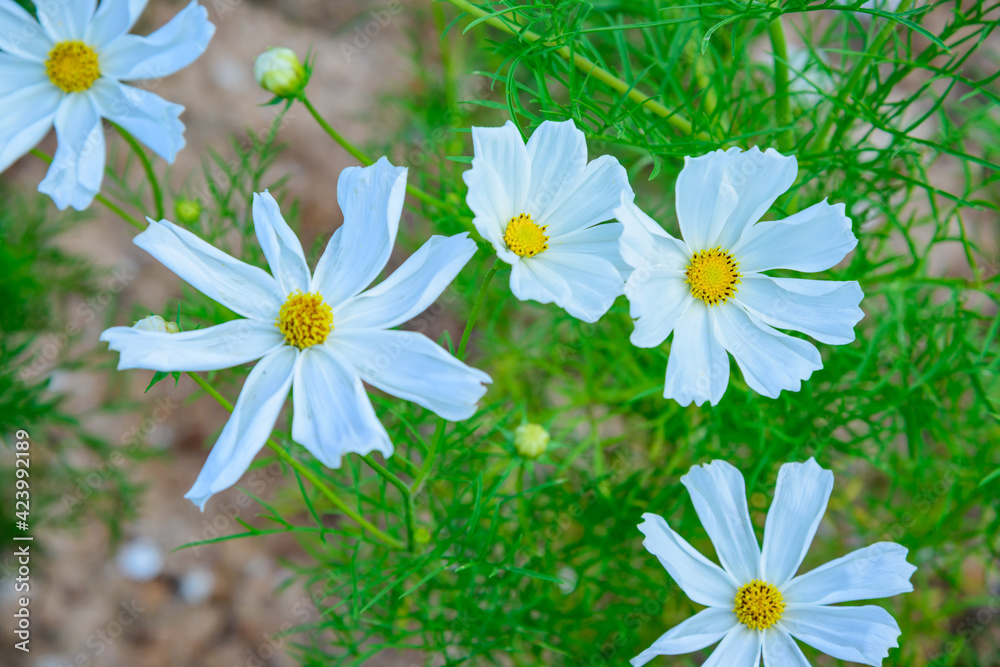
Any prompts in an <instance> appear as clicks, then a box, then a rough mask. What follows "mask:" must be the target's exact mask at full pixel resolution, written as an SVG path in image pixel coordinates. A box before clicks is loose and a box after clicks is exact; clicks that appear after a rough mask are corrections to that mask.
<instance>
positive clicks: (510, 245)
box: [463, 120, 633, 322]
mask: <svg viewBox="0 0 1000 667" xmlns="http://www.w3.org/2000/svg"><path fill="white" fill-rule="evenodd" d="M472 143H473V147H474V151H475V156H474V157H473V158H472V169H470V170H469V171H467V172H465V174H464V175H463V178H464V179H465V183H466V185H468V186H469V193H468V195H467V197H466V202H467V203H468V205H469V208H471V209H472V212H473V214H474V215H475V218H474V219H473V224H475V226H476V229H478V230H479V233H480V234H482V235H483V237H484V238H486V239H487V240H488V241H489V242H490V243H491V244H492V245H493V248H494V250H496V253H497V256H498V257H499V258H500V259H502V260H503V261H504V262H506V263H507V264H510V266H511V270H510V289H511V292H513V293H514V296H516V297H517V298H518V299H520V300H522V301H529V300H530V301H537V302H539V303H555V304H556V305H557V306H559V307H560V308H563V309H565V310H566V312H568V313H569V314H570V315H572V316H573V317H576V318H578V319H581V320H583V321H585V322H596V321H597V320H598V319H600V317H601V316H602V315H604V313H606V312H607V311H608V309H609V308H610V307H611V304H612V303H614V301H615V298H617V297H618V296H619V295H620V294H621V293H622V289H623V286H624V278H623V272H624V273H625V274H627V271H628V267H627V266H626V265H625V264H624V262H623V261H622V258H621V254H620V253H619V250H618V237H619V236H620V235H621V231H622V226H621V224H620V223H619V222H617V221H614V218H615V214H614V208H615V206H617V205H618V203H619V202H620V201H621V200H622V199H623V198H625V199H628V201H631V200H632V196H633V195H632V189H631V188H630V187H629V184H628V175H627V174H626V173H625V169H624V168H623V167H622V166H621V165H620V164H619V163H618V161H617V160H616V159H615V158H613V157H611V156H610V155H602V156H601V157H598V158H597V159H595V160H592V161H589V162H588V161H587V141H586V138H585V137H584V134H583V132H581V131H580V130H578V129H577V128H576V125H575V124H574V123H573V121H572V120H567V121H563V122H553V121H545V122H543V123H542V124H541V125H539V126H538V128H537V129H536V130H535V132H534V134H532V135H531V138H530V139H528V141H527V143H525V142H524V140H523V139H522V138H521V133H520V132H519V131H518V129H517V126H516V125H514V124H513V123H511V122H509V121H508V122H507V124H506V125H504V126H503V127H474V128H472Z"/></svg>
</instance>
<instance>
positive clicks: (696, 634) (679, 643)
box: [629, 607, 739, 667]
mask: <svg viewBox="0 0 1000 667" xmlns="http://www.w3.org/2000/svg"><path fill="white" fill-rule="evenodd" d="M738 623H739V621H737V620H736V614H734V613H733V612H731V611H730V610H728V609H726V608H724V607H712V608H709V609H705V610H704V611H701V612H699V613H697V614H695V615H694V616H692V617H691V618H689V619H687V620H686V621H684V622H683V623H681V624H680V625H675V626H674V627H673V628H671V629H670V630H669V631H668V632H667V633H666V634H664V635H663V636H661V637H660V638H659V639H657V640H656V641H655V642H653V645H652V646H650V647H649V648H647V649H646V650H645V651H643V652H642V653H640V654H639V655H637V656H636V657H634V658H632V659H631V660H630V661H629V662H631V663H632V667H642V665H645V664H646V663H647V662H649V661H650V660H652V659H653V658H655V657H656V656H658V655H681V654H684V653H691V652H693V651H700V650H701V649H703V648H705V647H706V646H711V645H712V644H714V643H716V642H717V641H719V640H720V639H722V638H723V637H725V636H726V635H727V634H729V632H730V631H731V630H733V628H735V627H736V625H737V624H738Z"/></svg>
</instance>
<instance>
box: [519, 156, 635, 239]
mask: <svg viewBox="0 0 1000 667" xmlns="http://www.w3.org/2000/svg"><path fill="white" fill-rule="evenodd" d="M623 194H624V195H625V196H626V198H630V197H632V196H634V195H633V194H632V188H631V187H629V184H628V174H627V173H626V172H625V168H624V167H622V166H621V165H620V164H618V160H616V159H615V158H613V157H611V156H610V155H602V156H601V157H599V158H597V159H596V160H594V161H592V162H590V163H589V164H588V165H587V166H586V168H585V169H584V170H583V173H582V174H580V176H579V178H577V180H576V183H574V184H568V185H566V186H565V187H563V188H562V191H561V192H560V193H559V195H558V196H557V197H555V198H554V199H553V200H552V203H550V204H549V205H548V206H547V207H546V208H545V210H544V211H543V212H541V213H539V214H538V217H537V218H536V220H535V222H537V223H538V224H540V225H543V226H545V227H547V229H546V230H545V233H546V234H548V235H549V236H550V237H553V236H560V235H562V234H568V233H569V232H572V231H575V230H578V229H586V228H587V227H592V226H594V225H596V224H598V223H601V222H605V221H606V220H612V219H613V218H614V217H615V209H616V208H618V207H619V206H620V205H621V201H622V195H623Z"/></svg>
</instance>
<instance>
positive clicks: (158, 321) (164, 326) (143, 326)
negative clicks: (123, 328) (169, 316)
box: [132, 315, 181, 333]
mask: <svg viewBox="0 0 1000 667" xmlns="http://www.w3.org/2000/svg"><path fill="white" fill-rule="evenodd" d="M132 328H133V329H138V330H139V331H157V332H159V333H180V331H181V328H180V327H179V326H177V322H167V321H166V320H165V319H163V318H162V317H160V316H159V315H150V316H149V317H146V318H144V319H141V320H139V321H138V322H136V323H135V324H133V325H132Z"/></svg>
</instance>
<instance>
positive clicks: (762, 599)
mask: <svg viewBox="0 0 1000 667" xmlns="http://www.w3.org/2000/svg"><path fill="white" fill-rule="evenodd" d="M784 611H785V600H784V598H782V597H781V591H779V590H778V589H777V588H775V587H774V586H772V585H771V584H767V583H764V582H763V581H761V580H759V579H754V580H753V581H751V582H750V583H749V584H745V585H743V586H740V589H739V590H738V591H737V592H736V606H735V607H733V613H734V614H736V618H737V619H738V620H739V622H740V623H742V624H743V625H745V626H747V627H748V628H750V629H751V630H766V629H767V628H769V627H771V626H772V625H774V624H775V623H777V622H778V621H779V620H780V619H781V614H782V613H784Z"/></svg>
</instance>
